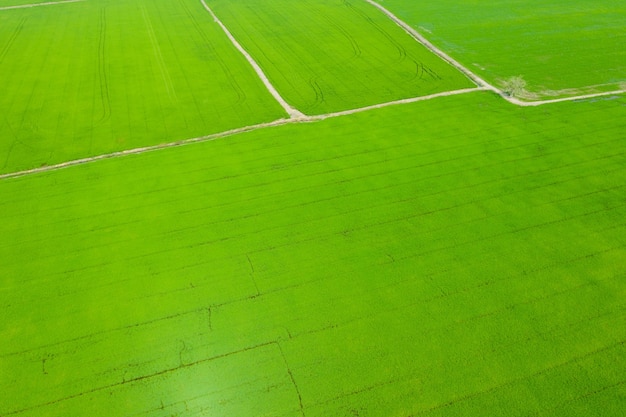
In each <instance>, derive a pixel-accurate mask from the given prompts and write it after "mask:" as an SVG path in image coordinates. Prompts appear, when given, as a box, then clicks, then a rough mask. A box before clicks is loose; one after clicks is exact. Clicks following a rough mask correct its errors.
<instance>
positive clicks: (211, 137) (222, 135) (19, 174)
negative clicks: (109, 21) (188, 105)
mask: <svg viewBox="0 0 626 417" xmlns="http://www.w3.org/2000/svg"><path fill="white" fill-rule="evenodd" d="M485 90H486V89H485V88H466V89H463V90H455V91H446V92H443V93H437V94H431V95H429V96H421V97H414V98H408V99H402V100H396V101H390V102H387V103H381V104H375V105H373V106H367V107H361V108H358V109H352V110H344V111H340V112H336V113H327V114H322V115H317V116H306V115H302V116H300V117H292V118H289V119H278V120H274V121H273V122H267V123H259V124H256V125H250V126H244V127H239V128H237V129H232V130H227V131H225V132H220V133H214V134H212V135H206V136H200V137H197V138H191V139H184V140H179V141H176V142H169V143H163V144H160V145H153V146H145V147H141V148H135V149H128V150H125V151H118V152H112V153H108V154H103V155H97V156H92V157H89V158H81V159H75V160H72V161H67V162H63V163H60V164H55V165H45V166H41V167H38V168H33V169H27V170H24V171H16V172H9V173H7V174H0V180H3V179H8V178H17V177H23V176H26V175H31V174H38V173H42V172H48V171H56V170H59V169H63V168H68V167H72V166H75V165H84V164H88V163H91V162H95V161H101V160H103V159H112V158H117V157H121V156H127V155H137V154H142V153H146V152H152V151H158V150H160V149H167V148H174V147H177V146H183V145H189V144H192V143H198V142H210V141H214V140H217V139H222V138H225V137H228V136H232V135H235V134H238V133H244V132H250V131H253V130H259V129H264V128H268V127H273V126H281V125H285V124H292V123H311V122H317V121H320V120H324V119H328V118H331V117H339V116H346V115H349V114H355V113H361V112H365V111H368V110H372V109H379V108H383V107H388V106H395V105H400V104H407V103H414V102H416V101H425V100H432V99H435V98H439V97H446V96H453V95H458V94H467V93H473V92H478V91H485Z"/></svg>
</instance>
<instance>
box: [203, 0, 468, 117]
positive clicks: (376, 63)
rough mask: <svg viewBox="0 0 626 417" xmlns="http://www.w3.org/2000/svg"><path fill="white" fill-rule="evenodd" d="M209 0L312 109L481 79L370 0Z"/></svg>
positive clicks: (279, 83)
mask: <svg viewBox="0 0 626 417" xmlns="http://www.w3.org/2000/svg"><path fill="white" fill-rule="evenodd" d="M207 4H208V5H209V6H210V7H211V8H212V10H214V12H215V14H216V15H217V16H218V18H219V19H220V20H221V21H222V22H223V23H224V24H225V25H226V26H227V27H228V29H229V30H230V31H231V32H232V34H233V35H234V37H235V38H236V39H237V40H238V41H239V42H240V43H241V44H242V45H243V47H244V48H245V49H246V50H247V51H248V52H249V53H250V54H251V55H252V57H253V58H254V59H255V60H256V61H257V62H258V63H259V65H260V66H261V67H262V68H263V70H264V71H265V72H266V74H267V76H268V78H269V79H270V80H271V81H272V83H273V84H274V85H275V86H276V88H277V89H278V91H279V92H280V93H281V94H282V95H283V97H284V98H285V99H286V100H287V101H288V102H289V103H290V104H291V105H292V106H295V107H296V108H297V109H298V110H300V111H302V112H304V113H305V114H322V113H328V112H334V111H339V110H347V109H353V108H358V107H365V106H368V105H372V104H378V103H382V102H387V101H393V100H398V99H402V98H409V97H415V96H423V95H428V94H431V93H437V92H441V91H448V90H454V89H460V88H467V87H471V86H473V84H472V83H471V82H470V81H469V80H468V79H467V78H465V76H463V75H462V74H461V73H459V72H458V71H457V70H455V69H454V68H452V67H451V66H449V65H448V64H446V63H445V62H443V61H442V60H441V59H440V58H438V57H437V56H435V55H434V54H432V53H431V52H430V51H428V50H427V49H426V48H424V47H423V46H422V45H420V44H419V43H417V42H416V41H415V40H414V39H413V38H411V37H410V36H409V35H408V34H406V33H405V32H404V31H403V30H402V29H401V28H399V27H398V26H397V25H395V24H394V23H393V22H392V21H391V20H390V19H389V18H387V17H386V16H385V15H384V14H382V13H381V12H380V11H378V10H377V9H376V8H374V7H373V6H371V5H369V4H367V3H365V2H364V1H362V0H346V1H343V0H304V1H290V0H242V1H228V0H210V1H207Z"/></svg>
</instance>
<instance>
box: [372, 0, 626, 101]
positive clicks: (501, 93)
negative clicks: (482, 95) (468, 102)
mask: <svg viewBox="0 0 626 417" xmlns="http://www.w3.org/2000/svg"><path fill="white" fill-rule="evenodd" d="M365 1H366V2H368V3H369V4H371V5H372V6H374V7H376V8H377V9H378V10H380V11H381V12H383V13H384V14H385V15H387V17H389V18H390V19H391V20H393V21H394V23H396V24H397V25H398V26H400V27H401V28H402V29H404V31H405V32H407V33H408V34H409V35H411V36H412V37H413V38H414V39H415V40H416V41H418V42H419V43H421V44H422V45H424V46H425V47H426V48H428V49H429V50H430V51H431V52H433V53H434V54H435V55H437V56H439V57H440V58H441V59H443V60H444V61H446V62H448V63H449V64H450V65H452V66H453V67H455V68H456V69H458V70H459V71H461V72H462V73H463V74H465V76H467V77H468V78H469V79H470V80H472V81H473V82H474V83H476V85H478V86H479V87H482V88H483V89H487V90H491V91H493V92H495V93H496V94H498V95H499V96H500V97H502V98H503V99H505V100H506V101H508V102H509V103H511V104H515V105H516V106H522V107H535V106H541V105H544V104H552V103H560V102H563V101H576V100H584V99H589V98H594V97H602V96H608V95H613V94H623V93H626V90H624V89H621V90H615V91H610V92H603V93H593V94H584V95H580V96H571V97H563V98H557V99H550V100H537V101H523V100H520V99H518V98H515V97H511V96H509V95H508V94H506V93H505V92H504V91H502V90H501V89H499V88H497V87H496V86H494V85H491V84H489V83H488V82H487V81H485V80H483V79H482V78H480V77H479V76H478V75H476V74H475V73H474V72H472V71H471V70H469V69H468V68H467V67H465V66H463V65H462V64H461V63H459V62H458V61H457V60H455V59H454V58H452V57H451V56H450V55H448V54H446V53H445V52H443V51H442V50H441V49H439V48H437V47H436V46H435V45H433V44H432V43H431V42H430V41H429V40H428V39H426V38H425V37H423V36H422V35H421V34H420V33H419V32H417V31H416V30H415V29H413V28H412V27H411V26H409V25H408V24H407V23H406V22H404V21H403V20H402V19H400V18H399V17H397V16H396V15H394V14H393V13H391V12H390V11H389V10H387V9H386V8H385V7H384V6H382V5H380V4H379V3H377V2H375V1H374V0H365Z"/></svg>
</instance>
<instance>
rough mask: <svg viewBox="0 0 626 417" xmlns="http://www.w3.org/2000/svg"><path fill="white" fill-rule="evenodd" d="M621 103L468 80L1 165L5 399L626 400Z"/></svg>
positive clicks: (38, 411)
mask: <svg viewBox="0 0 626 417" xmlns="http://www.w3.org/2000/svg"><path fill="white" fill-rule="evenodd" d="M450 120H455V121H457V123H454V124H453V123H449V121H450ZM625 120H626V100H625V99H624V98H615V97H611V98H609V99H606V100H601V101H595V102H571V103H561V104H557V105H552V106H550V107H541V108H520V107H515V106H511V105H509V104H508V103H506V102H504V101H503V100H501V99H500V98H499V97H496V96H495V95H493V94H491V93H481V92H476V93H471V94H467V95H463V96H455V97H446V98H441V99H437V100H431V101H428V102H420V103H414V104H411V105H406V106H400V107H388V108H385V109H379V110H376V111H370V112H367V113H361V114H357V115H352V116H347V117H341V118H333V119H327V120H325V121H321V122H317V123H306V124H293V125H285V126H281V127H275V128H270V129H264V130H259V131H256V132H249V133H246V134H240V135H237V136H232V137H228V138H224V139H221V140H217V141H213V142H206V143H201V144H194V145H189V146H183V147H177V148H169V149H167V150H162V151H155V152H150V153H145V154H141V155H134V156H128V157H123V158H117V159H110V160H104V161H99V162H97V163H92V164H87V165H82V166H75V167H71V168H67V169H63V170H58V171H53V172H46V173H42V174H37V175H32V176H26V177H20V178H12V179H5V180H2V181H0V195H1V196H2V198H1V199H0V236H2V240H1V241H0V323H1V326H0V340H2V343H1V344H0V392H2V401H0V415H2V416H42V415H45V416H70V415H90V416H92V415H93V416H100V415H102V416H105V415H106V416H112V415H114V416H131V415H132V416H171V415H177V416H229V417H235V416H242V417H249V416H266V415H271V416H294V417H295V416H307V417H315V416H319V417H322V416H324V417H326V416H341V417H353V416H360V417H366V416H381V417H382V416H401V417H408V416H477V415H486V414H487V415H490V416H506V417H511V416H527V415H533V416H567V417H572V416H581V417H582V416H584V417H589V416H622V415H623V411H624V409H625V407H626V377H625V375H626V310H625V300H626V281H625V279H626V276H625V268H624V267H625V266H626V247H625V245H626V221H625V219H626V198H625V195H626V194H625V188H624V187H625V184H626V154H625V152H624V141H623V136H622V133H623V132H624V130H625V128H626V126H625ZM485 410H487V411H488V412H487V413H486V411H485Z"/></svg>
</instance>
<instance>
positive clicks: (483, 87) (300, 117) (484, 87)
mask: <svg viewBox="0 0 626 417" xmlns="http://www.w3.org/2000/svg"><path fill="white" fill-rule="evenodd" d="M79 1H85V0H65V1H60V2H54V3H40V4H35V5H24V6H10V7H9V8H23V7H35V6H39V5H50V4H60V3H75V2H79ZM200 1H201V2H202V4H203V6H204V7H205V9H206V10H207V11H208V12H209V13H210V14H211V16H213V19H214V20H215V22H216V23H217V24H219V25H220V27H221V28H222V30H223V31H224V32H225V33H226V35H227V36H228V38H229V39H230V40H231V42H232V43H233V45H234V46H235V47H236V48H237V50H239V51H240V52H241V53H242V54H243V55H244V57H246V59H247V60H248V62H249V63H250V65H252V67H253V68H254V70H255V71H256V73H257V74H258V75H259V77H260V78H261V80H262V81H263V83H264V84H265V86H266V87H267V89H268V90H269V91H270V93H271V94H272V95H273V96H274V98H275V99H276V100H277V101H278V102H279V103H280V104H281V106H282V107H283V108H284V109H285V111H286V112H287V113H288V114H289V117H290V118H289V119H278V120H275V121H273V122H268V123H260V124H256V125H250V126H244V127H240V128H237V129H232V130H227V131H225V132H220V133H215V134H211V135H206V136H200V137H197V138H191V139H185V140H180V141H176V142H170V143H164V144H160V145H154V146H146V147H141V148H135V149H129V150H125V151H118V152H112V153H108V154H103V155H98V156H93V157H89V158H81V159H75V160H72V161H67V162H63V163H60V164H55V165H47V166H42V167H39V168H33V169H28V170H23V171H17V172H10V173H6V174H0V180H3V179H8V178H17V177H23V176H26V175H31V174H37V173H42V172H48V171H55V170H58V169H62V168H67V167H71V166H76V165H83V164H87V163H91V162H95V161H100V160H103V159H111V158H117V157H122V156H126V155H137V154H141V153H146V152H152V151H157V150H160V149H167V148H173V147H177V146H184V145H188V144H192V143H197V142H209V141H213V140H217V139H221V138H225V137H228V136H232V135H235V134H238V133H243V132H250V131H254V130H259V129H265V128H268V127H274V126H281V125H285V124H291V123H310V122H316V121H320V120H324V119H328V118H332V117H340V116H347V115H350V114H356V113H361V112H365V111H369V110H373V109H380V108H383V107H389V106H397V105H402V104H409V103H415V102H418V101H426V100H432V99H436V98H439V97H447V96H454V95H460V94H468V93H473V92H478V91H492V92H494V93H496V94H498V95H499V96H500V97H502V98H504V99H505V100H507V101H508V102H509V103H512V104H515V105H517V106H523V107H533V106H540V105H544V104H552V103H560V102H564V101H577V100H585V99H591V98H595V97H602V96H612V95H619V94H623V93H626V90H616V91H609V92H603V93H595V94H585V95H580V96H572V97H564V98H557V99H551V100H541V101H522V100H519V99H517V98H515V97H510V96H508V95H507V94H505V93H504V92H503V91H502V90H500V89H498V88H496V87H495V86H493V85H491V84H489V83H487V82H486V81H484V80H483V79H482V78H480V77H478V76H477V75H476V74H474V73H473V72H472V71H470V70H469V69H467V68H465V67H464V66H463V65H461V64H460V63H458V62H457V61H456V60H454V59H453V58H451V57H450V56H449V55H447V54H446V53H445V52H443V51H441V50H439V49H438V48H437V47H436V46H434V45H433V44H431V43H430V42H429V41H428V40H427V39H425V38H424V37H422V36H421V35H420V34H419V33H418V32H417V31H415V30H414V29H413V28H411V27H410V26H408V25H407V24H406V23H404V22H403V21H402V20H400V19H399V18H397V17H396V16H395V15H393V14H392V13H391V12H389V11H388V10H387V9H385V8H384V7H383V6H381V5H379V4H378V3H376V2H375V1H373V0H365V1H367V2H368V3H370V4H372V5H373V6H375V7H377V8H378V9H380V10H381V11H382V12H383V13H385V14H386V15H387V16H388V17H389V18H391V19H392V20H393V21H394V22H395V23H396V24H398V25H399V26H400V27H401V28H402V29H404V30H405V31H406V32H407V33H409V34H410V35H411V36H412V37H414V38H415V39H416V40H417V41H418V42H420V43H422V44H423V45H424V46H426V47H427V48H428V49H429V50H431V51H432V52H433V53H435V54H437V55H438V56H439V57H441V58H442V59H444V60H445V61H447V62H448V63H450V64H451V65H453V66H454V67H455V68H457V69H458V70H459V71H461V72H462V73H464V74H465V75H466V76H467V77H468V78H469V79H471V80H472V81H473V82H474V83H475V84H476V85H477V87H475V88H466V89H462V90H453V91H445V92H441V93H436V94H431V95H428V96H420V97H413V98H408V99H401V100H395V101H390V102H386V103H380V104H374V105H371V106H366V107H360V108H358V109H351V110H343V111H339V112H334V113H326V114H321V115H316V116H307V115H305V114H303V113H301V112H300V111H298V110H297V109H295V108H293V107H291V106H290V105H289V104H288V103H287V102H286V101H285V100H284V99H283V98H282V96H281V95H280V94H279V93H278V91H277V90H276V88H274V86H273V85H272V84H271V83H270V81H269V80H268V79H267V77H266V76H265V74H264V73H263V70H261V68H260V67H259V66H258V64H257V63H256V62H255V61H254V59H253V58H252V57H251V56H250V54H248V52H247V51H246V50H245V49H243V47H242V46H241V45H240V44H239V43H238V42H237V40H236V39H235V38H234V37H233V36H232V34H231V33H230V31H229V30H228V29H227V28H226V27H225V26H224V24H223V23H222V22H221V21H220V20H219V19H218V18H217V16H215V14H214V13H213V11H212V10H211V9H210V8H209V7H208V5H207V4H206V3H205V0H200ZM0 10H2V8H0Z"/></svg>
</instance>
